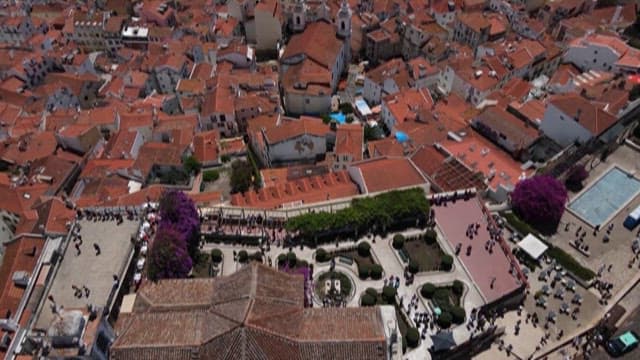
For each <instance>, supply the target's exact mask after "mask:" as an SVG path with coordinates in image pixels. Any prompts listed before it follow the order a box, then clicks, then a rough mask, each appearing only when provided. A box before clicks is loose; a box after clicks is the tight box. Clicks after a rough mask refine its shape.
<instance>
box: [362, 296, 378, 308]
mask: <svg viewBox="0 0 640 360" xmlns="http://www.w3.org/2000/svg"><path fill="white" fill-rule="evenodd" d="M360 304H362V306H374V305H375V304H376V298H375V297H374V296H371V295H370V294H364V295H362V299H360Z"/></svg>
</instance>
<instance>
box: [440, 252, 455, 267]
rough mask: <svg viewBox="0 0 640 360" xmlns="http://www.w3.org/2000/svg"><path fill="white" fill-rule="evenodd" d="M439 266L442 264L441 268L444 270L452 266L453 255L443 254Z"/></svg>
mask: <svg viewBox="0 0 640 360" xmlns="http://www.w3.org/2000/svg"><path fill="white" fill-rule="evenodd" d="M440 266H442V270H444V271H449V270H451V268H452V267H453V257H452V256H451V255H448V254H445V255H443V256H442V260H441V262H440Z"/></svg>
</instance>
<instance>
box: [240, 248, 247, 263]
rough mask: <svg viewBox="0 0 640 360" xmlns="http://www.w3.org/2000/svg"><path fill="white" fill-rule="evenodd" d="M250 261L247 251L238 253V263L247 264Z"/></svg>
mask: <svg viewBox="0 0 640 360" xmlns="http://www.w3.org/2000/svg"><path fill="white" fill-rule="evenodd" d="M247 260H249V254H248V253H247V252H246V251H245V250H240V251H239V252H238V261H239V262H241V263H246V262H247Z"/></svg>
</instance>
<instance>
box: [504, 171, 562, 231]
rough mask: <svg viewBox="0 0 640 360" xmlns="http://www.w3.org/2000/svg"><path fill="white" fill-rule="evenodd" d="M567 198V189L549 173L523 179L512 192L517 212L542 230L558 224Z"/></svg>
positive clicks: (512, 203) (512, 200) (512, 201)
mask: <svg viewBox="0 0 640 360" xmlns="http://www.w3.org/2000/svg"><path fill="white" fill-rule="evenodd" d="M567 199H568V197H567V189H566V188H565V187H564V185H563V184H562V183H561V182H560V181H558V180H556V179H555V178H554V177H552V176H549V175H540V176H534V177H532V178H529V179H525V180H522V181H520V182H519V183H518V184H517V185H516V188H515V190H514V191H513V193H511V205H512V207H513V210H514V211H515V212H516V214H517V215H518V216H519V217H520V218H521V219H522V220H524V221H526V222H528V223H529V224H531V225H533V226H534V227H536V228H537V229H539V230H542V231H547V230H552V229H555V228H556V227H557V226H558V223H559V222H560V218H561V217H562V213H563V212H564V205H565V203H566V202H567Z"/></svg>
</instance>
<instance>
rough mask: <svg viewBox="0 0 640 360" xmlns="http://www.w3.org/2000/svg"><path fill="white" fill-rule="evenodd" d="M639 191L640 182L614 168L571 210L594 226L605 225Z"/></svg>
mask: <svg viewBox="0 0 640 360" xmlns="http://www.w3.org/2000/svg"><path fill="white" fill-rule="evenodd" d="M639 190H640V180H638V179H636V178H635V177H632V176H629V175H628V174H627V173H626V172H624V171H622V170H621V169H619V168H617V167H614V168H611V169H610V170H609V171H608V172H607V173H606V174H604V175H603V176H602V177H600V179H598V181H596V183H595V184H593V185H591V187H590V188H588V189H587V190H585V191H584V192H583V193H582V194H580V196H578V197H577V198H576V199H574V200H573V201H572V202H571V203H570V204H569V209H571V210H572V211H573V212H574V213H576V214H578V215H579V216H580V217H582V218H583V219H584V220H586V221H587V222H588V223H590V224H591V225H592V226H596V225H604V222H605V221H606V220H607V219H609V217H610V216H612V215H613V214H615V213H617V212H618V210H620V208H621V207H622V206H624V204H626V203H627V202H628V201H629V200H631V198H632V197H634V196H635V195H636V194H637V193H638V191H639Z"/></svg>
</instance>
